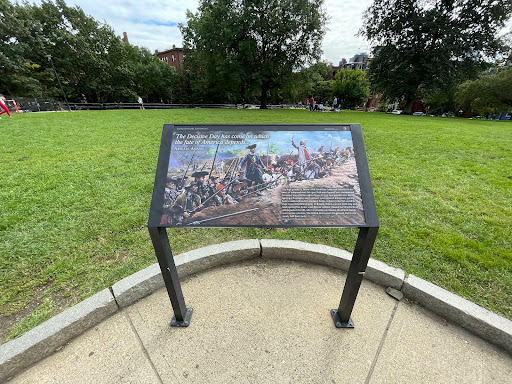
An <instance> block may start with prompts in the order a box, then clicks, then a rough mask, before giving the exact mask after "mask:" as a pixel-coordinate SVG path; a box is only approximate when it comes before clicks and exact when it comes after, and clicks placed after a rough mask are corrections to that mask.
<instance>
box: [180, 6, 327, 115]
mask: <svg viewBox="0 0 512 384" xmlns="http://www.w3.org/2000/svg"><path fill="white" fill-rule="evenodd" d="M322 5H323V0H320V1H312V0H255V1H247V0H202V1H200V3H199V8H198V11H197V12H196V13H195V14H193V13H192V12H188V13H187V25H181V26H180V28H181V32H182V35H183V45H184V53H185V55H186V58H187V59H186V62H187V65H188V66H189V71H190V72H189V73H190V76H191V77H192V78H193V79H195V82H194V83H195V86H196V88H195V92H196V95H197V94H199V96H198V97H199V98H202V99H204V100H205V101H212V102H215V101H230V102H247V101H251V100H252V99H256V98H258V99H259V102H260V106H261V107H262V108H266V106H267V103H268V101H269V100H270V99H272V100H276V101H279V100H280V99H281V98H282V97H283V95H282V92H283V89H284V88H285V87H286V85H287V83H289V81H290V80H291V78H292V72H293V70H294V69H296V68H300V67H301V66H303V65H305V64H309V63H312V62H313V61H314V60H315V59H318V57H319V56H320V54H321V50H320V44H321V40H322V36H323V33H324V30H325V22H326V15H325V12H324V11H323V9H322ZM196 97H197V96H196Z"/></svg>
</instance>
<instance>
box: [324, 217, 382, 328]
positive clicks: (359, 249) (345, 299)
mask: <svg viewBox="0 0 512 384" xmlns="http://www.w3.org/2000/svg"><path fill="white" fill-rule="evenodd" d="M378 231H379V228H378V227H370V228H360V229H359V235H358V237H357V242H356V247H355V249H354V254H353V256H352V261H351V262H350V267H349V269H348V274H347V280H346V281H345V287H344V288H343V293H342V295H341V300H340V305H339V307H338V309H331V316H332V319H333V321H334V325H335V326H336V328H354V322H353V321H352V319H351V317H350V315H351V314H352V309H353V308H354V303H355V301H356V297H357V293H358V292H359V288H360V286H361V282H362V281H363V277H364V273H365V271H366V266H367V265H368V260H369V259H370V254H371V252H372V248H373V244H374V243H375V239H376V237H377V232H378Z"/></svg>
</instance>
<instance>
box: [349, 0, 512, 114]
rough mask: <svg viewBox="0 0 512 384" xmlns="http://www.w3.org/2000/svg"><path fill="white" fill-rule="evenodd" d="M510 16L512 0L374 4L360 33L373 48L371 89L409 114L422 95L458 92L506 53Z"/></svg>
mask: <svg viewBox="0 0 512 384" xmlns="http://www.w3.org/2000/svg"><path fill="white" fill-rule="evenodd" d="M511 12H512V2H510V0H375V1H374V3H373V5H371V6H370V7H369V8H368V9H367V10H366V12H365V15H364V18H365V21H364V25H363V27H362V28H361V30H360V31H359V33H360V34H361V35H363V36H364V37H366V38H367V39H368V40H370V41H371V42H372V43H373V44H374V48H373V51H372V55H373V58H372V60H371V62H370V68H369V76H370V81H371V83H372V85H373V86H375V87H376V89H377V90H378V91H381V92H383V94H384V97H385V98H387V99H389V100H405V104H406V109H405V110H406V111H409V112H410V109H411V106H412V103H413V101H414V99H415V98H416V97H418V96H420V95H421V94H422V93H423V94H424V93H428V92H436V91H439V89H444V90H446V89H452V90H455V88H456V84H458V83H459V82H460V81H462V80H465V79H468V78H473V77H474V76H476V75H477V74H478V73H479V72H480V71H481V69H482V68H483V66H485V64H486V62H487V61H488V60H490V59H491V58H495V57H497V56H499V55H500V54H501V53H502V51H503V42H502V41H501V39H499V38H498V37H496V35H497V31H498V30H499V29H500V28H501V27H503V26H504V23H505V22H506V21H507V20H508V19H509V17H510V14H511ZM452 95H453V94H452ZM451 97H452V96H451Z"/></svg>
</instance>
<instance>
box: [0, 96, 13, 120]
mask: <svg viewBox="0 0 512 384" xmlns="http://www.w3.org/2000/svg"><path fill="white" fill-rule="evenodd" d="M6 101H7V99H6V98H5V96H4V95H0V109H2V111H0V119H1V118H2V114H3V113H7V116H9V117H10V118H12V116H11V113H10V112H9V109H8V108H7V105H5V102H6Z"/></svg>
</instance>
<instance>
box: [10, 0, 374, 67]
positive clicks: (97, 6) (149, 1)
mask: <svg viewBox="0 0 512 384" xmlns="http://www.w3.org/2000/svg"><path fill="white" fill-rule="evenodd" d="M11 1H13V0H11ZM31 2H33V3H40V1H37V0H32V1H31ZM371 3H372V0H342V1H339V0H338V1H337V0H325V3H324V9H325V10H327V13H328V14H329V15H330V20H329V21H328V24H327V28H328V29H329V30H328V31H327V33H326V35H325V37H324V40H323V46H322V51H323V55H322V58H323V59H325V60H327V61H328V62H331V63H332V64H334V65H338V62H339V61H340V60H341V59H342V58H346V59H347V60H348V59H350V58H351V57H353V56H354V55H356V54H357V53H360V52H367V51H368V52H369V46H368V43H367V42H365V41H364V40H363V39H362V38H359V37H356V36H355V34H356V33H357V31H358V30H359V28H360V27H361V25H362V23H363V21H362V14H363V12H364V10H365V9H366V8H367V7H368V6H369V5H370V4H371ZM66 4H67V5H69V6H74V5H78V6H80V7H81V8H82V9H83V10H84V11H85V13H86V14H88V15H89V16H92V17H94V18H95V19H96V20H98V21H100V22H105V23H107V24H109V25H110V26H111V27H112V28H113V29H114V31H115V33H116V35H119V36H121V37H122V36H123V32H127V33H128V40H129V41H130V44H132V45H138V46H139V47H146V48H149V50H150V51H151V52H154V51H155V49H158V50H159V51H163V50H165V49H169V48H171V47H172V46H173V44H174V45H176V46H177V47H182V46H183V45H182V39H181V33H180V31H179V29H178V23H183V24H185V23H186V11H187V9H188V10H190V11H191V12H193V13H195V12H196V11H197V6H198V0H188V1H180V0H144V1H140V0H137V1H135V0H122V1H121V0H108V1H105V0H66Z"/></svg>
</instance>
